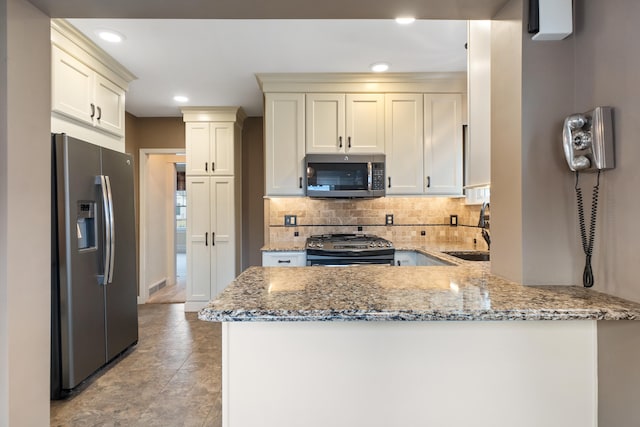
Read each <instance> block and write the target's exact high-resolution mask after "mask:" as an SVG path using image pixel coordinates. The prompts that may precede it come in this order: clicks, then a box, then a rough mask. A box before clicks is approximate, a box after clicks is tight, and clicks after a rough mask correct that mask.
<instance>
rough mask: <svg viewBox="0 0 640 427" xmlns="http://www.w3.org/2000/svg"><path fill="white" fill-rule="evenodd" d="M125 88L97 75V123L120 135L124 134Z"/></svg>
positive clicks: (95, 118)
mask: <svg viewBox="0 0 640 427" xmlns="http://www.w3.org/2000/svg"><path fill="white" fill-rule="evenodd" d="M124 96H125V95H124V90H123V89H122V88H121V87H119V86H117V85H116V84H114V83H113V82H111V81H110V80H107V79H106V78H104V77H102V76H101V75H100V74H96V75H95V105H96V113H95V117H94V120H95V123H96V125H97V126H99V127H100V128H102V129H104V130H106V131H109V132H111V133H114V134H116V135H119V136H123V135H124Z"/></svg>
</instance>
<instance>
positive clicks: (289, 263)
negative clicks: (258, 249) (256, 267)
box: [262, 251, 307, 267]
mask: <svg viewBox="0 0 640 427" xmlns="http://www.w3.org/2000/svg"><path fill="white" fill-rule="evenodd" d="M305 265H307V254H306V253H305V252H276V251H273V252H271V251H270V252H262V266H263V267H304V266H305Z"/></svg>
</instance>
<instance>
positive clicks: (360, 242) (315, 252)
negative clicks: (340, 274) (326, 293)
mask: <svg viewBox="0 0 640 427" xmlns="http://www.w3.org/2000/svg"><path fill="white" fill-rule="evenodd" d="M306 250H307V265H326V266H347V265H364V264H388V265H393V257H394V255H395V252H396V250H395V248H394V247H393V243H391V242H390V241H388V240H386V239H383V238H381V237H378V236H374V235H371V234H321V235H315V236H311V237H309V238H307V244H306Z"/></svg>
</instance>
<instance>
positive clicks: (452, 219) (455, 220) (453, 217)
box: [449, 215, 458, 227]
mask: <svg viewBox="0 0 640 427" xmlns="http://www.w3.org/2000/svg"><path fill="white" fill-rule="evenodd" d="M449 225H450V226H452V227H457V226H458V215H449Z"/></svg>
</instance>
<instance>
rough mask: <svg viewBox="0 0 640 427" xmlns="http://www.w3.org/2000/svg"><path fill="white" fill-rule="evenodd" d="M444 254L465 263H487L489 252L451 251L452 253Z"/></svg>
mask: <svg viewBox="0 0 640 427" xmlns="http://www.w3.org/2000/svg"><path fill="white" fill-rule="evenodd" d="M445 254H447V255H451V256H454V257H456V258H460V259H463V260H465V261H489V252H482V251H452V252H445Z"/></svg>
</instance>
